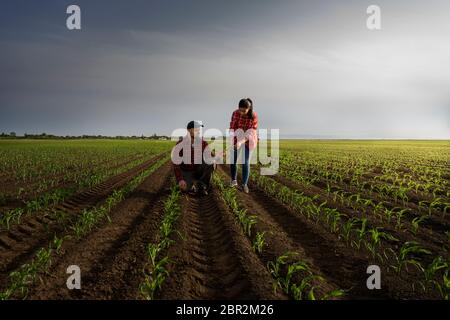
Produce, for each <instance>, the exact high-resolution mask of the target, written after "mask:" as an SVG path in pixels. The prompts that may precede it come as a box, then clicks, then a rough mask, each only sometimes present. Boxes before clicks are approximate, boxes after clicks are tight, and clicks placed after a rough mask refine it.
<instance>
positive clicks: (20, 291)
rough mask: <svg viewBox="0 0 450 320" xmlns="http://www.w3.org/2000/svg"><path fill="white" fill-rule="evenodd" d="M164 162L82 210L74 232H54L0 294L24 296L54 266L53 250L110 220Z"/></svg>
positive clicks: (14, 273) (5, 296)
mask: <svg viewBox="0 0 450 320" xmlns="http://www.w3.org/2000/svg"><path fill="white" fill-rule="evenodd" d="M165 162H167V157H164V158H163V159H161V160H159V161H158V162H156V163H154V164H153V165H152V166H150V167H149V168H148V169H146V170H145V171H143V172H142V173H140V174H139V175H138V176H136V177H135V178H134V179H133V180H131V181H130V182H129V183H128V184H127V185H125V186H124V187H122V188H121V189H120V190H116V191H115V192H114V193H113V194H112V195H111V196H109V197H108V198H107V199H106V201H105V202H104V203H103V204H102V205H100V206H97V207H94V208H91V209H87V210H85V211H83V213H82V214H81V215H80V217H79V218H78V219H77V221H76V222H75V223H74V224H73V225H72V226H70V227H69V229H70V230H71V231H72V232H71V233H70V234H68V235H66V236H64V237H57V236H56V235H55V238H54V239H53V240H52V241H51V242H50V244H49V245H48V246H47V247H45V248H41V249H39V250H38V251H37V253H36V255H35V257H34V258H33V259H32V261H31V262H30V263H27V264H24V265H23V266H21V267H20V268H19V269H18V270H17V271H13V272H11V273H10V274H9V279H10V281H9V286H8V287H7V288H6V289H5V290H4V291H3V292H1V293H0V298H1V299H9V298H11V297H13V296H18V297H20V298H24V299H25V298H26V296H27V293H28V288H29V286H30V285H32V284H33V283H34V282H35V281H36V279H37V278H38V276H39V275H41V274H43V273H44V274H45V272H47V270H48V268H49V267H50V265H51V257H52V254H53V253H54V252H56V253H57V254H58V253H59V249H60V248H61V246H62V244H63V241H64V240H67V239H75V240H79V239H80V238H81V237H83V236H85V235H86V234H87V233H88V232H90V231H91V230H92V228H93V227H94V226H95V225H96V224H98V223H99V222H100V221H102V220H105V219H106V220H107V221H109V222H111V219H110V217H109V213H110V212H111V211H112V209H113V208H114V207H115V206H116V205H117V204H118V203H120V202H121V201H122V200H123V199H124V198H125V196H127V195H128V194H129V193H131V192H132V191H133V190H134V189H136V187H137V186H138V185H140V184H141V183H142V182H143V181H144V180H145V179H146V178H147V177H148V176H149V175H150V174H151V173H153V172H154V171H155V170H156V169H158V168H159V167H161V165H162V164H164V163H165ZM53 249H57V250H53Z"/></svg>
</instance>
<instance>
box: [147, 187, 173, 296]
mask: <svg viewBox="0 0 450 320" xmlns="http://www.w3.org/2000/svg"><path fill="white" fill-rule="evenodd" d="M179 198H180V192H179V190H178V188H177V187H176V186H174V187H172V189H171V194H170V196H169V197H168V199H167V200H166V201H165V202H164V218H163V221H162V222H161V226H160V228H159V234H160V241H159V242H158V243H150V244H148V245H147V256H148V259H149V264H148V266H147V267H146V268H145V269H144V282H143V283H141V285H140V286H139V291H140V292H141V294H142V296H143V297H144V298H145V299H147V300H153V299H154V298H155V294H156V293H157V291H159V290H160V289H161V287H162V284H163V283H164V281H165V280H166V278H167V277H168V276H169V271H168V265H169V264H171V263H173V262H172V261H171V260H170V259H169V257H167V256H166V257H163V258H161V259H159V260H158V257H159V255H160V254H161V252H163V251H164V250H166V249H168V248H169V247H170V246H171V245H172V244H173V243H175V240H173V239H171V238H170V237H171V235H172V234H173V231H174V227H175V222H176V221H177V219H178V217H179V216H180V214H181V208H180V205H179V203H178V202H179Z"/></svg>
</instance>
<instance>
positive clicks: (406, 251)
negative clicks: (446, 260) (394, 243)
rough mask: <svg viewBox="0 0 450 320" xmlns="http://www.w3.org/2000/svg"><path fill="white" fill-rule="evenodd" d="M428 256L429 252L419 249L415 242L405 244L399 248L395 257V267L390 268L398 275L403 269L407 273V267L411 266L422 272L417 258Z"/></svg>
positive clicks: (422, 269)
mask: <svg viewBox="0 0 450 320" xmlns="http://www.w3.org/2000/svg"><path fill="white" fill-rule="evenodd" d="M429 254H431V252H430V251H429V250H427V249H425V248H423V247H421V246H420V245H419V244H418V243H417V242H415V241H408V242H405V243H404V244H403V245H402V247H401V248H400V250H399V253H398V255H395V257H396V259H397V261H396V265H394V266H392V268H393V269H394V270H395V271H396V272H397V274H400V272H401V271H402V270H403V269H406V271H407V272H409V271H408V265H412V266H414V267H416V268H417V269H418V270H420V271H422V272H424V268H423V266H422V263H421V262H420V260H419V256H420V255H429Z"/></svg>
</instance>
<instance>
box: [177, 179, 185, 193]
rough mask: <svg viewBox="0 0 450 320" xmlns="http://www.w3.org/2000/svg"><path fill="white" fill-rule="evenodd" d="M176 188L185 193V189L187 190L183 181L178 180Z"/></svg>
mask: <svg viewBox="0 0 450 320" xmlns="http://www.w3.org/2000/svg"><path fill="white" fill-rule="evenodd" d="M178 186H179V187H180V189H181V190H182V191H186V189H187V183H186V181H184V180H180V182H178Z"/></svg>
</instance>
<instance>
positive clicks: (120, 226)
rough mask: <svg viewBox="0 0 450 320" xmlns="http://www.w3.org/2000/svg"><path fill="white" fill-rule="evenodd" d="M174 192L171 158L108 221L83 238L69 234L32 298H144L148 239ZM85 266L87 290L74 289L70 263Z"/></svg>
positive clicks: (83, 277)
mask: <svg viewBox="0 0 450 320" xmlns="http://www.w3.org/2000/svg"><path fill="white" fill-rule="evenodd" d="M169 194H170V164H169V163H166V164H165V165H163V166H162V167H161V168H159V169H157V170H156V171H155V172H154V173H152V174H151V175H150V176H149V177H148V178H147V179H145V180H144V182H143V183H142V184H141V185H140V186H139V187H138V188H137V189H136V190H134V191H133V192H132V193H131V194H130V195H129V196H128V197H127V198H126V199H125V200H124V201H122V202H121V203H120V204H119V205H118V206H117V207H116V208H115V209H113V211H112V213H111V214H110V217H111V220H112V221H111V223H104V224H103V225H101V226H99V227H98V228H97V229H95V230H94V231H92V232H91V233H90V234H89V235H88V236H86V237H85V238H84V239H82V240H80V241H76V240H68V241H66V242H65V243H64V244H63V247H62V252H61V254H60V255H58V256H57V257H56V259H54V260H53V263H52V266H51V268H50V270H49V272H48V275H47V276H45V277H43V278H42V279H41V282H40V283H38V284H37V285H35V286H34V287H32V288H31V290H30V294H29V298H31V299H138V298H139V284H140V283H141V281H142V279H143V268H144V265H145V263H146V262H147V257H146V245H147V244H148V243H150V242H153V241H154V240H155V237H156V235H157V233H158V228H159V225H160V222H161V221H162V218H163V201H164V199H165V198H166V197H167V196H168V195H169ZM70 265H77V266H79V267H80V269H81V290H69V289H68V288H67V286H66V280H67V277H68V276H69V275H68V274H67V273H66V270H67V267H68V266H70Z"/></svg>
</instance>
